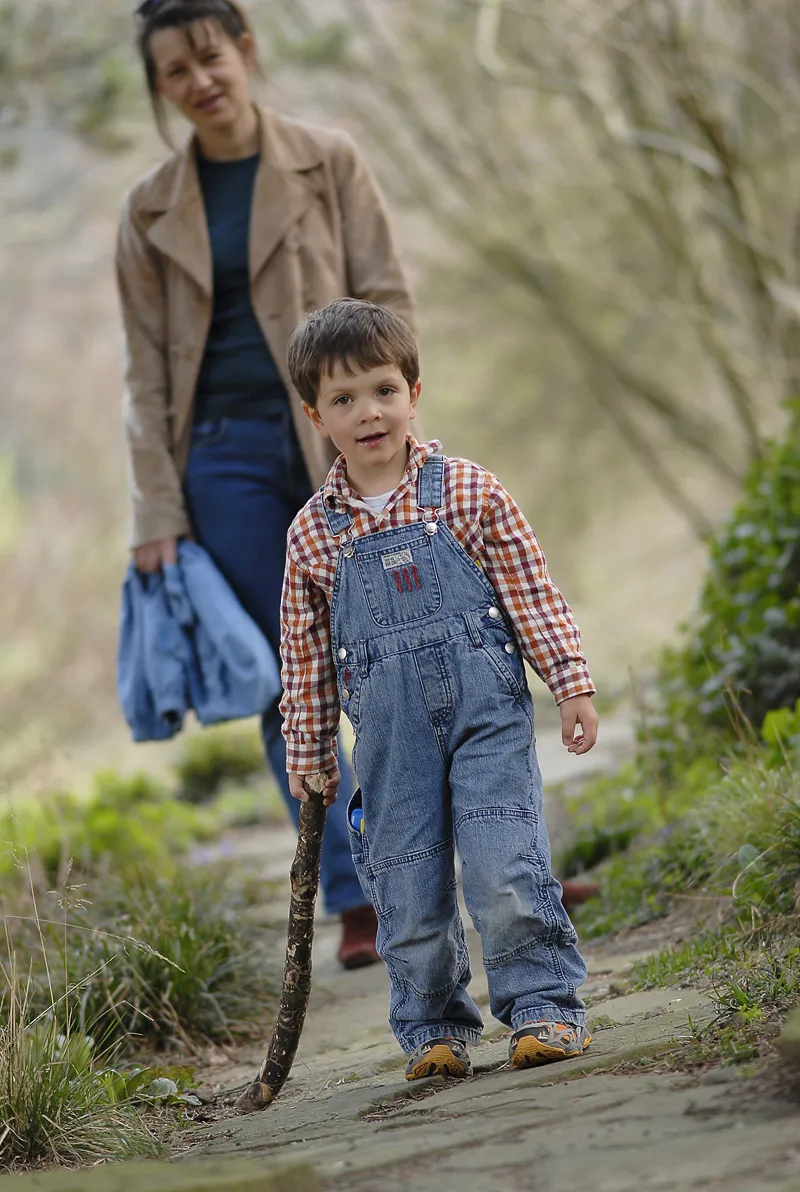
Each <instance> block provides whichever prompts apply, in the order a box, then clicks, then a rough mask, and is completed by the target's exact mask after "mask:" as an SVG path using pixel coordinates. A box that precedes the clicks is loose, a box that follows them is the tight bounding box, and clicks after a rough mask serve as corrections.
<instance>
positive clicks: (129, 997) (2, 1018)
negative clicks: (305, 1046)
mask: <svg viewBox="0 0 800 1192" xmlns="http://www.w3.org/2000/svg"><path fill="white" fill-rule="evenodd" d="M252 893H253V891H252V888H251V887H250V886H249V885H248V884H247V883H244V882H237V881H235V880H233V879H232V878H231V877H230V876H229V875H226V874H223V873H221V872H220V871H219V870H218V869H214V868H211V867H208V868H205V869H202V870H200V871H196V870H193V869H190V868H187V869H184V870H180V869H176V868H174V869H170V870H168V871H167V872H166V873H164V874H158V873H153V872H151V871H148V870H146V869H142V870H141V871H139V872H138V874H136V875H132V874H131V873H130V872H128V873H126V874H125V878H124V881H123V880H122V879H121V878H118V879H116V880H111V879H108V878H105V879H103V880H102V881H101V880H99V879H98V878H97V877H95V879H94V881H93V882H90V883H89V884H88V885H67V886H65V888H64V889H63V891H62V892H61V894H60V895H59V896H58V897H56V896H55V895H54V894H44V895H42V894H40V893H39V892H38V891H37V887H36V883H35V881H34V877H33V871H32V868H31V867H30V866H28V867H27V889H26V892H25V896H24V897H23V896H22V895H21V894H20V892H19V891H17V893H16V896H15V903H14V905H13V907H9V906H5V907H4V912H5V913H4V922H5V948H4V949H2V948H0V1170H6V1171H17V1170H27V1169H31V1168H36V1167H40V1166H53V1165H56V1166H57V1165H71V1166H82V1165H87V1164H93V1163H95V1162H100V1161H103V1162H106V1161H114V1160H120V1159H129V1158H134V1157H148V1156H151V1157H152V1156H157V1155H159V1154H161V1153H163V1151H164V1149H165V1147H166V1143H167V1140H168V1135H169V1134H170V1132H171V1131H172V1130H173V1129H174V1127H175V1125H176V1115H177V1117H178V1119H180V1118H181V1116H182V1115H183V1113H184V1112H185V1110H186V1106H187V1105H192V1104H199V1102H196V1101H194V1100H193V1098H192V1096H191V1093H190V1092H187V1086H188V1085H190V1084H191V1073H190V1072H189V1071H188V1070H186V1069H184V1068H180V1069H175V1068H170V1067H166V1068H163V1067H159V1068H158V1069H156V1068H153V1067H152V1066H151V1065H150V1064H147V1065H141V1066H138V1067H137V1066H136V1062H135V1059H132V1058H130V1057H133V1056H135V1055H136V1054H137V1053H138V1054H141V1052H142V1050H143V1049H145V1048H146V1049H147V1051H148V1054H152V1052H153V1051H154V1050H156V1049H162V1050H163V1049H165V1048H170V1049H172V1050H173V1051H174V1050H175V1049H178V1050H179V1052H180V1055H181V1056H183V1057H186V1055H187V1052H189V1053H191V1052H192V1051H193V1050H196V1049H197V1048H198V1047H200V1046H202V1045H203V1044H207V1043H209V1042H213V1041H230V1040H232V1039H233V1038H235V1037H237V1036H240V1035H246V1034H252V1033H253V1031H254V1029H256V1027H259V1028H261V1029H263V1021H264V1019H265V1018H268V1017H269V1016H270V1015H271V1014H272V1013H273V1011H274V1007H275V1004H276V1000H277V994H278V989H279V982H280V968H279V959H280V957H279V951H280V949H278V948H277V947H276V948H272V947H271V946H270V944H271V942H272V941H271V939H270V938H269V937H267V936H265V934H264V932H263V931H259V930H258V929H257V928H256V927H255V926H254V925H253V923H252V919H251V916H250V914H249V910H250V907H251V903H252V897H251V895H252ZM3 952H4V955H3ZM165 1107H167V1108H165Z"/></svg>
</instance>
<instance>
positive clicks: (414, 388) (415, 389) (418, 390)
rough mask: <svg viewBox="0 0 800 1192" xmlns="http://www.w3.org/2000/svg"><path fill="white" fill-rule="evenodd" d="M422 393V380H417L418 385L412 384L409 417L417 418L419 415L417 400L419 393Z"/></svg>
mask: <svg viewBox="0 0 800 1192" xmlns="http://www.w3.org/2000/svg"><path fill="white" fill-rule="evenodd" d="M420 393H422V381H417V383H416V385H412V386H411V409H410V410H409V414H408V416H409V418H416V416H417V402H418V401H419V395H420Z"/></svg>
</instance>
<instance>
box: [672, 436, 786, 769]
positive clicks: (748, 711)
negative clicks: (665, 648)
mask: <svg viewBox="0 0 800 1192" xmlns="http://www.w3.org/2000/svg"><path fill="white" fill-rule="evenodd" d="M686 633H687V640H686V643H685V645H684V646H683V647H682V648H680V649H678V650H672V651H669V652H667V653H666V654H665V656H664V658H663V660H662V666H661V672H660V678H659V684H658V687H659V690H658V704H659V714H658V722H657V723H656V724H655V725H654V726H653V728H654V731H655V734H656V736H657V738H658V740H659V744H660V746H661V748H662V752H663V760H664V762H665V764H666V766H667V769H668V770H669V771H670V772H674V770H675V768H676V765H675V763H676V760H677V762H678V763H680V761H681V759H682V758H683V757H684V756H689V757H692V756H696V755H697V754H698V753H699V752H701V751H702V749H703V748H704V746H707V745H708V743H709V742H708V739H707V737H705V735H706V734H707V733H708V732H709V731H710V732H711V734H712V740H713V739H715V738H716V739H719V737H720V736H722V737H724V738H727V739H730V738H731V736H732V732H731V725H732V723H733V724H737V723H741V721H742V719H745V720H747V721H749V722H751V723H752V724H753V725H755V726H756V728H759V727H760V726H761V724H762V722H763V720H764V718H765V716H766V715H767V713H768V712H770V711H771V710H773V709H776V708H782V707H793V706H794V704H795V703H796V701H797V700H798V699H800V450H798V448H797V447H796V446H795V445H794V444H793V443H791V442H788V441H787V442H783V443H778V444H772V445H770V446H768V447H767V449H766V451H765V453H764V456H763V458H762V459H760V460H759V461H757V462H756V463H755V464H754V465H753V467H752V469H751V472H750V475H749V477H748V480H747V484H746V487H745V492H744V496H743V498H742V500H741V501H740V503H739V504H738V505H737V506H736V508H735V509H734V511H733V513H732V515H731V517H730V518H729V520H728V521H727V523H726V524H725V526H724V527H723V528H722V530H721V531H720V533H719V534H718V535H717V537H716V539H715V540H714V542H712V544H711V548H710V553H709V567H708V574H707V577H706V581H705V584H704V586H703V589H702V592H701V595H700V600H699V606H698V609H697V613H696V615H695V617H694V618H693V620H692V622H691V624H690V626H688V627H687V630H686ZM704 738H705V739H704Z"/></svg>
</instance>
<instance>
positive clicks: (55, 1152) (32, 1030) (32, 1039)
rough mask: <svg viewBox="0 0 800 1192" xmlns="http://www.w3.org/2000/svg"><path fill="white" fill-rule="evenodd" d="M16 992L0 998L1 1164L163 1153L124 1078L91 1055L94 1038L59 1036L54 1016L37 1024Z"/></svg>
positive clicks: (12, 1166) (15, 1166) (13, 1166)
mask: <svg viewBox="0 0 800 1192" xmlns="http://www.w3.org/2000/svg"><path fill="white" fill-rule="evenodd" d="M7 976H8V974H7ZM20 990H21V986H20V985H19V984H17V983H13V984H11V985H9V987H7V989H6V990H5V996H4V998H3V1000H4V1001H5V1002H6V1009H7V1013H6V1016H5V1024H4V1025H3V1026H0V1122H2V1124H3V1125H2V1129H0V1170H2V1171H14V1170H19V1169H21V1168H26V1167H31V1166H38V1165H40V1164H44V1163H47V1164H59V1165H66V1164H69V1165H82V1164H91V1163H95V1162H106V1161H108V1160H110V1159H112V1160H113V1159H117V1160H119V1159H133V1158H136V1157H144V1156H157V1155H159V1154H161V1153H162V1151H163V1150H164V1147H163V1145H162V1143H161V1142H160V1141H159V1138H158V1137H157V1135H156V1134H155V1133H154V1132H153V1131H152V1130H151V1128H150V1126H149V1125H148V1123H147V1121H146V1119H145V1118H144V1117H142V1115H141V1114H139V1113H137V1112H136V1110H135V1108H134V1106H133V1101H132V1096H131V1093H130V1091H129V1089H128V1088H127V1086H126V1082H125V1080H124V1078H123V1077H122V1076H121V1074H120V1073H118V1072H111V1071H109V1070H108V1068H107V1067H106V1066H105V1065H104V1063H103V1061H102V1057H97V1056H96V1055H95V1051H94V1044H93V1042H92V1040H91V1039H87V1038H86V1037H84V1036H83V1035H80V1034H77V1033H71V1032H70V1031H69V1030H67V1031H66V1033H63V1034H62V1033H61V1029H60V1028H59V1026H58V1025H57V1022H56V1019H55V1016H53V1015H51V1016H49V1017H48V1018H47V1019H46V1020H44V1021H38V1022H37V1021H36V1020H35V1019H34V1018H33V1016H32V1015H31V1013H30V1008H29V1007H28V1005H27V1004H26V1000H25V997H24V991H23V992H22V995H21V996H20ZM9 1002H11V1003H12V1005H11V1006H10V1007H9V1005H8V1003H9Z"/></svg>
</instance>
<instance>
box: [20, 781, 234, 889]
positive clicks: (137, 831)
mask: <svg viewBox="0 0 800 1192" xmlns="http://www.w3.org/2000/svg"><path fill="white" fill-rule="evenodd" d="M213 832H214V821H213V819H212V817H210V816H209V815H207V814H206V813H204V812H202V811H200V810H198V809H196V808H193V807H187V806H185V805H183V804H181V803H179V802H177V801H176V800H175V799H174V798H173V797H172V796H171V795H170V793H169V791H167V790H166V789H165V788H164V787H162V786H160V785H159V784H158V783H156V782H154V781H153V779H151V778H149V777H148V776H147V775H144V774H134V775H133V776H132V777H129V778H123V777H120V776H119V775H117V774H114V773H113V772H112V771H102V772H101V773H99V774H97V776H96V777H95V779H94V782H93V785H92V789H91V791H90V793H89V795H88V797H85V798H82V797H80V796H78V795H74V794H71V793H61V792H55V793H51V794H48V795H43V796H42V797H41V798H39V799H36V800H35V801H34V800H31V801H29V802H26V803H25V804H24V805H23V806H21V807H19V808H15V809H14V810H13V811H12V812H10V813H7V814H6V815H5V816H4V817H3V819H2V820H0V838H2V839H3V841H4V842H5V843H6V851H5V854H4V855H3V856H0V873H2V872H6V873H10V872H13V867H14V861H15V857H16V862H17V864H19V863H20V860H21V859H22V860H23V861H24V859H25V857H29V858H32V859H33V860H34V865H35V866H40V867H41V868H42V870H43V872H44V876H45V878H46V880H47V882H48V883H49V884H50V885H56V884H58V883H59V881H60V878H61V877H63V875H64V873H65V872H66V870H67V868H68V867H69V864H70V863H71V864H72V865H73V866H74V867H75V868H76V869H77V870H79V871H80V872H82V873H89V872H91V871H92V870H95V869H96V868H97V867H98V866H100V867H102V866H106V867H108V866H109V864H113V866H114V868H115V869H116V870H117V871H118V872H119V871H120V870H123V871H127V870H130V869H135V868H137V867H140V866H142V865H149V866H152V867H154V868H157V869H166V868H168V867H169V866H170V865H171V864H172V863H173V861H174V858H175V856H176V854H180V853H182V852H185V851H186V850H187V849H188V848H190V847H191V845H192V844H194V843H195V842H196V841H198V840H203V839H208V838H209V837H210V836H212V835H213Z"/></svg>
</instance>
